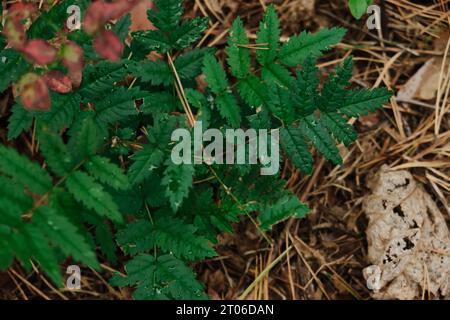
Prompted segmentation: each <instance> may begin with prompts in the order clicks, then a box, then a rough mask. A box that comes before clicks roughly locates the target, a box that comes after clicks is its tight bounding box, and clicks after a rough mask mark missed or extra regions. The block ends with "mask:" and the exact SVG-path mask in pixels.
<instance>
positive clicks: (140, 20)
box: [130, 0, 155, 31]
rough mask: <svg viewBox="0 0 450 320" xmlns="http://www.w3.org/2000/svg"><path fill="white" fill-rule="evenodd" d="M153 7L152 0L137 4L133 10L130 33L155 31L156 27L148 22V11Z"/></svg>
mask: <svg viewBox="0 0 450 320" xmlns="http://www.w3.org/2000/svg"><path fill="white" fill-rule="evenodd" d="M152 7H153V2H152V1H151V0H144V1H141V2H140V3H139V4H137V5H136V6H135V7H134V8H133V10H131V12H130V13H131V26H130V31H137V30H154V29H155V27H154V26H153V24H152V23H151V22H150V20H148V17H147V10H148V9H150V8H152Z"/></svg>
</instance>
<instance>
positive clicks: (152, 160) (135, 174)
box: [128, 146, 164, 185]
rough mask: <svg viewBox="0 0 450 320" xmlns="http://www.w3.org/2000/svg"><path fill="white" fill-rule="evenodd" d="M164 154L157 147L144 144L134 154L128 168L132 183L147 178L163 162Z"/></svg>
mask: <svg viewBox="0 0 450 320" xmlns="http://www.w3.org/2000/svg"><path fill="white" fill-rule="evenodd" d="M163 157H164V154H163V152H162V151H161V150H159V149H154V148H152V147H151V146H145V147H144V149H142V150H141V151H138V152H136V153H135V154H134V156H133V158H132V160H133V164H132V165H131V166H130V168H129V169H128V178H129V179H130V183H131V184H132V185H135V184H138V183H140V182H142V181H144V180H145V178H147V177H148V176H149V175H150V173H151V172H152V171H153V170H155V169H157V168H158V167H159V166H160V165H161V164H162V162H163Z"/></svg>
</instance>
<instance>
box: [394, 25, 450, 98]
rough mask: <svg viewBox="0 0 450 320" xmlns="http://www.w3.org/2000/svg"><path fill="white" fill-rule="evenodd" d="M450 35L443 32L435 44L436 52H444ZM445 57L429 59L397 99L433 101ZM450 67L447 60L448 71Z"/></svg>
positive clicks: (402, 89)
mask: <svg viewBox="0 0 450 320" xmlns="http://www.w3.org/2000/svg"><path fill="white" fill-rule="evenodd" d="M449 35H450V33H449V32H448V31H445V32H443V33H442V34H441V35H440V37H439V38H438V39H437V40H436V42H435V43H434V47H435V50H438V51H443V50H444V48H445V45H446V44H447V41H448V38H449ZM442 63H443V57H435V58H431V59H429V60H428V61H427V62H426V63H425V64H424V65H423V66H422V67H421V68H420V69H419V70H417V72H416V73H415V74H414V75H413V76H412V77H411V78H410V79H409V80H408V81H407V82H406V83H405V85H404V86H403V87H402V88H401V89H400V90H399V92H398V94H397V98H398V99H399V100H403V101H408V100H411V99H418V100H432V99H434V98H435V97H436V93H437V90H438V85H439V75H440V72H441V68H442ZM449 65H450V59H447V60H446V64H445V68H444V70H446V69H447V68H448V66H449Z"/></svg>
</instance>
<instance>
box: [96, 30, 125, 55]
mask: <svg viewBox="0 0 450 320" xmlns="http://www.w3.org/2000/svg"><path fill="white" fill-rule="evenodd" d="M92 45H93V47H94V49H95V51H96V52H97V53H98V54H99V55H100V56H101V57H103V58H105V59H108V60H110V61H118V60H119V59H120V58H121V57H122V52H123V43H122V41H120V39H119V37H118V36H117V35H116V34H115V33H114V32H113V31H111V30H102V31H100V32H99V33H98V34H97V36H96V37H95V39H94V42H93V44H92Z"/></svg>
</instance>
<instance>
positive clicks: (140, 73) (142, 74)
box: [130, 60, 175, 86]
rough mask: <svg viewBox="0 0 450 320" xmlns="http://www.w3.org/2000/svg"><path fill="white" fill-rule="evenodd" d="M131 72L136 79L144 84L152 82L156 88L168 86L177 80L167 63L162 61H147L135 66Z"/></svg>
mask: <svg viewBox="0 0 450 320" xmlns="http://www.w3.org/2000/svg"><path fill="white" fill-rule="evenodd" d="M130 70H131V72H132V74H133V75H134V76H135V77H138V78H140V79H141V80H142V81H144V82H150V83H151V84H152V85H154V86H158V85H164V86H168V85H170V84H171V83H172V82H173V80H174V79H175V78H174V76H173V72H172V70H170V67H169V65H168V64H167V62H165V61H162V60H157V61H151V60H146V61H144V62H142V63H139V64H133V65H132V66H131V68H130Z"/></svg>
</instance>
